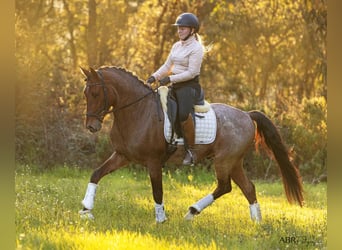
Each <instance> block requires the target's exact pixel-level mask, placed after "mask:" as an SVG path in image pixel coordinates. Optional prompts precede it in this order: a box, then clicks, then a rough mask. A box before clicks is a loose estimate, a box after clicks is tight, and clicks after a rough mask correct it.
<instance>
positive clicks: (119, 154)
mask: <svg viewBox="0 0 342 250" xmlns="http://www.w3.org/2000/svg"><path fill="white" fill-rule="evenodd" d="M81 71H82V72H83V74H84V76H85V77H86V79H85V81H86V84H85V88H84V96H85V99H86V119H85V126H86V129H88V130H89V131H90V132H92V133H96V132H98V131H99V130H100V129H101V127H102V122H103V119H104V117H105V116H106V115H107V114H109V113H112V114H113V117H114V119H113V124H112V129H111V131H110V138H111V142H112V146H113V149H114V150H113V153H112V154H111V156H110V157H109V158H108V159H107V160H105V161H104V163H103V164H102V165H100V166H99V167H97V168H96V169H95V170H94V171H93V173H92V175H91V177H90V182H89V183H88V185H87V188H86V192H85V196H84V199H83V200H82V202H81V203H82V205H83V208H82V209H81V210H80V211H79V213H80V215H81V216H82V217H86V218H91V219H94V216H93V214H92V209H93V208H94V200H95V195H96V189H97V186H98V183H99V181H100V180H101V179H102V178H103V177H104V176H105V175H107V174H109V173H111V172H113V171H115V170H118V169H120V168H122V167H124V166H126V165H128V164H129V163H138V164H140V165H143V166H145V167H146V168H147V170H148V173H149V178H150V181H151V186H152V193H153V200H154V210H155V220H156V223H163V222H165V221H166V220H167V217H166V212H165V209H164V200H163V184H162V167H163V166H164V164H165V163H166V161H167V162H172V163H175V164H181V163H182V159H183V157H184V154H185V151H184V149H183V147H181V146H179V145H178V146H177V150H176V152H174V153H173V154H172V155H171V156H169V157H165V156H166V155H167V153H168V152H167V148H168V147H167V146H168V143H167V141H166V139H165V137H164V130H163V125H164V120H163V117H164V116H165V114H164V112H163V111H162V108H161V103H160V100H159V94H158V93H157V92H156V91H155V90H154V89H153V88H152V87H151V86H149V85H147V84H145V83H144V82H143V81H142V80H140V79H139V78H138V77H137V76H136V75H135V74H133V73H132V72H129V71H127V70H126V69H124V68H120V67H114V66H102V67H99V68H98V69H96V70H95V69H93V68H92V67H90V68H89V70H87V69H84V68H82V67H81ZM210 106H211V108H212V109H213V110H214V112H215V114H216V121H217V132H216V137H215V140H214V141H213V142H212V143H210V144H200V145H196V149H195V150H196V153H197V157H198V161H201V160H204V159H208V158H210V159H211V160H212V165H213V167H214V170H215V175H216V180H217V186H216V188H215V190H214V191H213V192H212V193H210V194H208V195H206V196H205V197H203V198H202V199H200V200H198V201H197V202H195V203H194V204H193V205H191V206H190V207H189V208H188V211H187V213H186V214H185V216H184V219H186V220H192V219H194V217H195V215H198V214H199V213H201V212H202V211H203V210H204V209H205V208H206V207H208V206H209V205H211V204H212V203H213V202H214V201H215V200H216V199H218V198H219V197H221V196H222V195H224V194H227V193H229V192H230V191H231V190H232V184H231V181H232V180H233V181H234V182H235V183H236V184H237V186H238V187H239V188H240V189H241V191H242V193H243V195H244V196H245V198H246V199H247V201H248V203H249V209H250V218H251V220H252V221H255V222H260V221H261V220H262V217H261V210H260V206H259V203H258V201H257V197H256V189H255V186H254V184H253V182H252V181H251V180H250V179H249V178H248V177H247V175H246V173H245V171H244V169H243V159H244V156H245V154H246V153H247V150H248V149H249V148H250V147H251V146H257V145H259V146H260V145H261V146H264V147H265V148H266V149H268V150H269V151H270V152H272V155H273V156H274V158H275V160H276V161H277V163H278V166H279V168H280V173H281V176H282V181H283V187H284V190H285V194H286V197H287V200H288V202H289V203H297V204H298V205H300V206H303V203H304V198H303V186H302V178H301V175H300V173H299V170H298V168H297V167H296V166H295V165H294V164H293V163H292V162H291V161H290V157H289V153H288V150H287V148H286V146H285V144H284V142H283V140H282V138H281V135H280V133H279V131H278V129H277V128H276V126H275V125H274V124H273V122H272V121H271V120H270V119H269V118H268V117H267V116H266V115H265V114H264V113H262V112H260V111H257V110H252V111H243V110H240V109H237V108H235V107H232V106H229V105H227V104H223V103H211V104H210Z"/></svg>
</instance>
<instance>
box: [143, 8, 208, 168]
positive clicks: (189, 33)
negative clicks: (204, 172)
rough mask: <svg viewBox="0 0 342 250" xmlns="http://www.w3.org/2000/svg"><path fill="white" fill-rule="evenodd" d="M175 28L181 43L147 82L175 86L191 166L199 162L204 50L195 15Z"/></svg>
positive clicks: (180, 18)
mask: <svg viewBox="0 0 342 250" xmlns="http://www.w3.org/2000/svg"><path fill="white" fill-rule="evenodd" d="M174 25H175V26H177V27H178V36H179V39H180V40H179V41H177V42H176V43H174V44H173V46H172V48H171V51H170V53H169V56H168V58H167V59H166V61H165V63H164V64H163V65H162V66H161V67H160V68H159V69H158V70H157V71H156V72H154V73H153V74H152V75H151V76H150V77H149V78H148V79H147V81H146V83H147V84H151V83H153V82H155V81H156V80H158V81H159V82H160V85H166V84H169V83H171V84H172V87H173V90H174V93H175V96H176V99H177V102H178V120H179V121H180V124H181V130H182V134H183V138H184V147H185V151H186V155H185V157H184V160H183V164H184V165H189V164H194V163H195V162H196V153H195V151H194V145H195V123H194V117H193V116H192V114H193V107H194V104H195V103H196V101H197V100H198V99H199V98H200V96H201V86H200V83H199V75H200V69H201V64H202V60H203V55H204V47H203V46H202V44H201V39H200V36H199V35H198V30H199V21H198V19H197V17H196V16H195V15H194V14H192V13H183V14H181V15H179V16H178V17H177V19H176V23H175V24H174ZM169 72H171V74H169Z"/></svg>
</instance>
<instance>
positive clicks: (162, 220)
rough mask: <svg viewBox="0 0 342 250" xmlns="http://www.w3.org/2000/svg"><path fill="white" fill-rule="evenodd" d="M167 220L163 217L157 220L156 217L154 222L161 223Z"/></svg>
mask: <svg viewBox="0 0 342 250" xmlns="http://www.w3.org/2000/svg"><path fill="white" fill-rule="evenodd" d="M166 221H167V218H166V217H165V218H164V219H161V220H157V219H156V223H157V224H163V223H164V222H166Z"/></svg>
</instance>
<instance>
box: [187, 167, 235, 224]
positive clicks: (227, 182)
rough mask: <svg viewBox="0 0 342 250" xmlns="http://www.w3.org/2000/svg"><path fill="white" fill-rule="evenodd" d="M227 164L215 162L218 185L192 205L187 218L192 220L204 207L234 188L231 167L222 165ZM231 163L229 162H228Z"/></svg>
mask: <svg viewBox="0 0 342 250" xmlns="http://www.w3.org/2000/svg"><path fill="white" fill-rule="evenodd" d="M224 165H227V164H223V163H220V164H218V163H215V166H219V167H215V171H216V178H217V187H216V189H215V190H214V192H213V193H212V194H208V195H207V196H205V197H204V198H202V199H201V200H199V201H197V202H196V203H195V204H193V205H191V206H190V208H189V211H188V213H187V214H186V215H185V217H184V218H185V219H186V220H192V219H193V217H194V216H195V215H196V214H199V213H200V212H201V211H202V210H203V209H205V208H206V207H208V206H209V205H211V204H212V203H213V202H214V200H216V199H217V198H219V197H221V196H222V195H224V194H226V193H229V192H230V191H231V190H232V185H231V178H230V175H229V168H226V167H221V166H224ZM228 165H229V164H228Z"/></svg>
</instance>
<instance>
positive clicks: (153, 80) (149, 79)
mask: <svg viewBox="0 0 342 250" xmlns="http://www.w3.org/2000/svg"><path fill="white" fill-rule="evenodd" d="M155 81H156V78H155V77H154V76H150V77H149V78H148V79H147V80H146V82H147V83H149V84H151V83H154V82H155Z"/></svg>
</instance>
